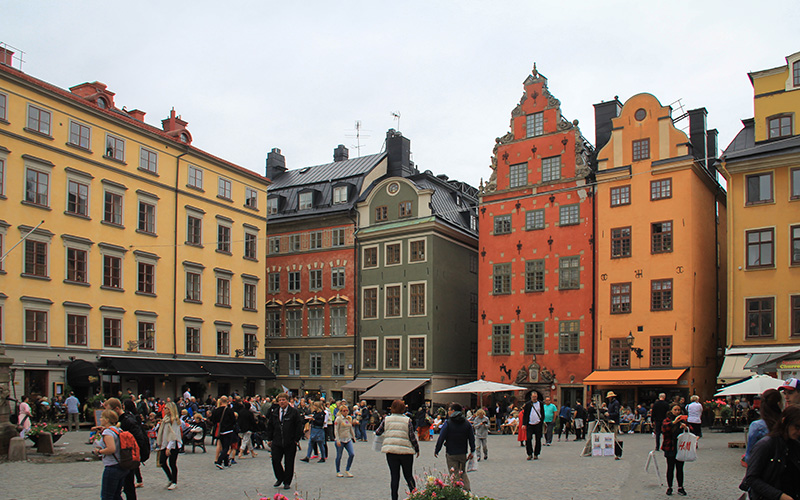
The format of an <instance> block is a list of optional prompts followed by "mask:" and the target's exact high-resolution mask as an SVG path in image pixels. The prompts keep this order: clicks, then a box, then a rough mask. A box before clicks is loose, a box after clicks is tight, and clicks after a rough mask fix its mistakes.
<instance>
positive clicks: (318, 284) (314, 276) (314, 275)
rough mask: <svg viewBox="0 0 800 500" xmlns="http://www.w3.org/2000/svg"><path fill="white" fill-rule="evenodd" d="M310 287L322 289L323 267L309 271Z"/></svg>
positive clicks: (313, 289) (314, 289)
mask: <svg viewBox="0 0 800 500" xmlns="http://www.w3.org/2000/svg"><path fill="white" fill-rule="evenodd" d="M308 289H309V290H312V291H317V290H322V269H311V270H310V271H308Z"/></svg>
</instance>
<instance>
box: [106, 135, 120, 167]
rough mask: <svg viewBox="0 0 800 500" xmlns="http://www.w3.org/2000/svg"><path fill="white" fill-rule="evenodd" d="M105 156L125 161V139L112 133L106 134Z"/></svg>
mask: <svg viewBox="0 0 800 500" xmlns="http://www.w3.org/2000/svg"><path fill="white" fill-rule="evenodd" d="M105 156H106V158H112V159H114V160H117V161H125V140H124V139H122V138H120V137H116V136H113V135H111V134H108V135H106V155H105Z"/></svg>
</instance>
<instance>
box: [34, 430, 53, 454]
mask: <svg viewBox="0 0 800 500" xmlns="http://www.w3.org/2000/svg"><path fill="white" fill-rule="evenodd" d="M36 447H37V448H38V449H39V453H41V454H43V455H53V454H54V453H55V452H56V450H55V448H54V447H53V435H52V434H50V433H49V432H40V433H39V441H38V442H37V443H36Z"/></svg>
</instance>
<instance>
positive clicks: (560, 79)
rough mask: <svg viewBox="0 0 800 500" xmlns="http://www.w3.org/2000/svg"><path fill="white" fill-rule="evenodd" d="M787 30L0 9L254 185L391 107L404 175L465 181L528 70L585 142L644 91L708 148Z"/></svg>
mask: <svg viewBox="0 0 800 500" xmlns="http://www.w3.org/2000/svg"><path fill="white" fill-rule="evenodd" d="M799 21H800V9H799V8H798V4H797V3H796V2H795V1H791V0H784V1H782V2H772V1H762V2H753V1H752V0H751V1H739V0H736V1H732V0H729V1H697V0H695V1H675V0H673V1H669V2H650V1H638V2H628V1H613V0H607V1H604V2H596V1H586V2H579V1H571V2H570V1H555V2H542V1H533V0H530V1H524V2H523V1H516V2H514V1H488V0H487V1H482V2H478V1H459V2H455V1H431V0H428V1H407V0H403V1H397V2H391V3H390V2H384V1H379V0H372V1H358V2H357V1H347V0H341V1H337V2H331V1H314V0H306V1H304V2H286V1H281V2H271V1H270V2H268V1H262V2H255V1H250V2H236V1H228V2H221V1H213V2H212V1H205V0H202V1H201V0H191V1H187V2H168V1H163V0H160V1H148V0H137V1H135V2H134V1H131V2H121V1H109V0H104V1H80V2H78V1H72V2H69V1H66V0H65V1H58V2H56V1H47V2H45V1H38V0H24V1H9V0H6V1H3V2H2V7H0V41H2V42H5V43H7V44H9V45H12V46H14V47H17V48H18V49H20V50H22V51H24V52H25V56H24V58H25V62H24V64H23V67H22V69H23V70H24V71H25V72H27V73H28V74H30V75H32V76H34V77H37V78H40V79H42V80H45V81H47V82H50V83H52V84H55V85H57V86H59V87H62V88H69V87H71V86H74V85H77V84H80V83H83V82H91V81H95V80H98V81H101V82H103V83H105V84H107V85H108V88H109V90H111V91H112V92H115V93H116V96H115V101H116V104H117V106H118V107H120V108H121V107H122V106H127V108H128V109H129V110H130V109H137V108H138V109H141V110H143V111H145V112H147V116H146V117H145V121H146V122H147V123H149V124H152V125H155V126H159V127H160V124H161V119H163V118H166V117H167V115H168V113H169V110H170V109H171V108H173V107H174V108H175V110H176V112H177V113H178V114H180V115H182V117H183V119H184V120H186V121H188V122H189V125H188V129H189V131H190V132H191V133H192V136H193V139H194V142H193V144H194V145H195V146H197V147H199V148H201V149H203V150H206V151H208V152H210V153H212V154H215V155H217V156H220V157H222V158H225V159H226V160H229V161H232V162H234V163H237V164H239V165H241V166H243V167H246V168H249V169H251V170H254V171H257V172H259V173H261V174H262V175H263V174H264V163H265V158H266V155H267V152H268V151H269V150H270V149H271V148H273V147H278V148H280V149H281V150H282V152H283V154H284V155H285V156H286V161H287V165H288V167H289V168H291V169H295V168H301V167H304V166H309V165H319V164H323V163H329V162H330V161H332V154H333V149H334V148H335V147H336V145H337V144H344V145H345V146H347V147H348V148H349V149H350V156H351V158H352V157H355V156H357V155H358V152H357V148H356V145H357V140H356V137H355V123H356V121H357V120H359V121H360V122H361V124H362V131H361V140H360V143H361V154H362V155H365V154H372V153H376V152H378V151H380V150H381V148H382V146H383V141H384V138H385V135H386V131H387V130H388V129H389V128H398V120H397V119H396V118H395V117H393V116H392V113H393V112H399V114H400V119H399V129H400V131H401V132H402V133H403V134H404V135H405V136H406V137H408V138H409V139H410V140H411V149H412V154H413V158H414V161H415V162H416V164H417V166H418V168H420V169H421V170H426V169H429V170H432V171H433V172H434V173H436V174H440V173H444V174H447V175H449V176H450V178H456V179H459V180H463V181H466V182H469V183H470V184H472V185H474V186H477V185H478V183H479V181H480V179H481V178H484V179H488V177H489V175H490V174H491V170H490V169H489V163H490V162H489V158H490V156H491V154H492V147H493V146H494V141H495V138H496V137H498V136H501V135H503V134H505V133H506V132H507V131H508V130H509V119H510V116H511V110H512V109H513V108H514V106H515V105H516V104H517V103H518V102H519V98H520V96H521V95H522V91H523V88H522V82H523V81H524V80H525V78H526V77H527V75H529V74H530V71H531V68H532V67H533V63H534V62H536V63H537V68H538V69H539V71H540V72H541V73H542V74H544V75H545V76H546V77H547V78H548V80H549V87H550V91H551V92H552V93H553V94H554V95H555V96H556V97H557V98H559V99H560V100H561V107H562V112H563V114H564V116H565V117H566V118H567V119H569V120H574V119H578V120H579V121H580V128H581V131H582V133H583V135H584V136H585V137H586V138H587V139H588V140H589V141H590V142H592V143H594V117H593V107H592V105H593V104H595V103H597V102H600V101H602V100H609V99H613V97H614V96H615V95H616V96H619V98H620V100H622V101H623V102H624V101H625V100H627V99H628V98H630V97H631V96H633V95H635V94H637V93H640V92H649V93H652V94H654V95H655V96H656V97H657V98H658V99H659V100H660V101H661V103H662V104H664V105H667V104H671V103H673V102H675V101H678V100H680V102H682V103H683V105H684V107H685V109H687V110H688V109H693V108H698V107H706V108H707V109H708V124H709V128H717V129H718V130H719V132H720V136H719V144H720V147H721V148H724V147H725V146H727V144H728V143H730V141H731V140H732V139H733V137H734V135H735V134H736V133H737V132H738V130H739V129H740V128H741V122H740V120H741V119H742V118H747V117H751V116H752V114H753V103H752V87H751V85H750V82H749V80H748V77H747V73H748V72H749V71H758V70H762V69H767V68H772V67H776V66H779V65H782V64H785V57H786V56H787V55H790V54H792V53H794V52H797V51H800V29H798V25H800V22H799ZM677 114H678V112H675V113H673V116H677ZM682 125H683V126H688V124H687V123H686V121H684V122H683V123H682Z"/></svg>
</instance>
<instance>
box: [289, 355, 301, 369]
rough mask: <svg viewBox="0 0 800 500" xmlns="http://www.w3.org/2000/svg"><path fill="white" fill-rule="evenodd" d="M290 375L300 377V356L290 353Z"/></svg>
mask: <svg viewBox="0 0 800 500" xmlns="http://www.w3.org/2000/svg"><path fill="white" fill-rule="evenodd" d="M289 375H300V355H299V354H297V353H294V352H290V353H289Z"/></svg>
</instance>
